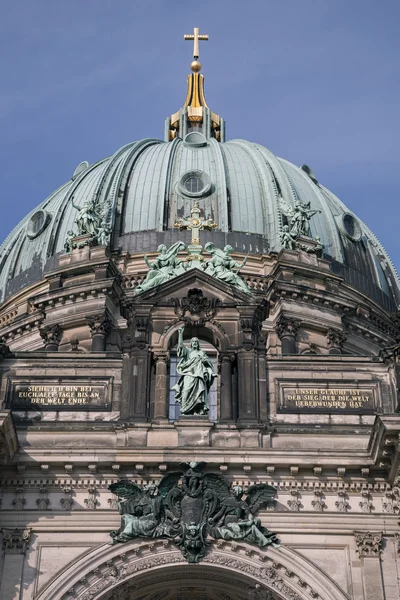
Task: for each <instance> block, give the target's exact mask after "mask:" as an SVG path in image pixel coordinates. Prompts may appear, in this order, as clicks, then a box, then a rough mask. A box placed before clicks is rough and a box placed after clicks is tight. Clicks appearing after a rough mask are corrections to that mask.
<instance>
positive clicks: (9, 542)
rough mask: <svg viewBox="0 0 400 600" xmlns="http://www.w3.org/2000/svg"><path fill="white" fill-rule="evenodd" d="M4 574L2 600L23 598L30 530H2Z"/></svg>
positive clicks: (0, 582) (0, 585)
mask: <svg viewBox="0 0 400 600" xmlns="http://www.w3.org/2000/svg"><path fill="white" fill-rule="evenodd" d="M2 534H3V552H4V561H3V572H2V573H1V576H0V599H1V600H6V599H7V600H14V599H17V598H20V597H22V593H23V589H24V588H23V583H24V563H25V554H26V551H27V550H28V547H29V542H30V537H31V530H30V529H2Z"/></svg>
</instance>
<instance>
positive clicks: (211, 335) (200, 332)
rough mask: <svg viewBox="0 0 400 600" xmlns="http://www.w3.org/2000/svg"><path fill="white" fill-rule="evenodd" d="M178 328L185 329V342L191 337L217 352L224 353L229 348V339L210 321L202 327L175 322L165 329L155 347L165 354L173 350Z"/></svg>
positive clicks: (219, 327) (216, 324) (176, 340)
mask: <svg viewBox="0 0 400 600" xmlns="http://www.w3.org/2000/svg"><path fill="white" fill-rule="evenodd" d="M180 327H184V328H185V331H184V340H185V341H188V340H190V338H192V337H198V338H199V339H203V340H204V341H207V342H209V343H210V344H212V345H213V346H215V348H216V349H217V350H218V352H225V351H226V350H227V349H228V348H229V338H228V337H227V335H226V333H225V331H224V330H223V329H222V327H221V326H220V325H218V323H216V322H215V323H212V322H210V321H206V322H205V323H204V324H202V325H192V324H188V323H186V322H185V321H177V322H175V323H173V324H171V326H170V327H168V328H166V330H165V331H164V333H163V335H162V336H161V338H160V341H159V343H158V344H157V345H158V346H160V347H161V348H162V349H163V350H164V351H165V352H167V351H169V350H170V348H173V347H174V346H175V345H176V344H177V343H178V329H179V328H180Z"/></svg>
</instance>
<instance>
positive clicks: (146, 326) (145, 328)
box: [135, 315, 151, 350]
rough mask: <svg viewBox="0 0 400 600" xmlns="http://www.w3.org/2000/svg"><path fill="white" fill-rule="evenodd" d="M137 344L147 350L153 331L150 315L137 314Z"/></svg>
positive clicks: (141, 348)
mask: <svg viewBox="0 0 400 600" xmlns="http://www.w3.org/2000/svg"><path fill="white" fill-rule="evenodd" d="M135 329H136V332H135V346H136V347H137V348H139V349H140V350H145V349H146V348H147V346H148V344H149V340H150V333H151V318H150V317H149V316H139V315H136V316H135Z"/></svg>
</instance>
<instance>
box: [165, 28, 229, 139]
mask: <svg viewBox="0 0 400 600" xmlns="http://www.w3.org/2000/svg"><path fill="white" fill-rule="evenodd" d="M183 39H184V40H185V41H192V42H193V58H194V60H193V61H192V62H191V64H190V69H191V71H192V72H191V73H190V75H188V78H187V94H186V100H185V103H184V105H183V107H182V108H181V109H180V110H178V111H177V112H176V113H174V114H172V115H171V116H170V117H169V119H168V120H167V123H166V136H165V139H166V141H171V140H174V139H175V138H177V137H180V138H182V139H185V136H186V135H187V134H188V133H191V132H192V131H196V132H199V133H202V134H203V135H204V136H205V137H206V138H207V139H209V138H215V139H216V140H217V141H219V142H220V141H225V125H224V120H223V119H221V117H220V116H219V115H217V114H216V113H214V112H213V111H212V110H211V109H210V108H209V107H208V106H207V102H206V98H205V94H204V77H203V75H202V74H201V73H200V71H201V67H202V65H201V62H200V61H199V56H200V49H199V45H200V42H205V41H207V40H208V39H209V38H208V34H200V33H199V28H198V27H194V29H193V33H187V34H185V35H184V36H183Z"/></svg>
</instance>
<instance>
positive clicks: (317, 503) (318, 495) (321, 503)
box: [311, 490, 327, 512]
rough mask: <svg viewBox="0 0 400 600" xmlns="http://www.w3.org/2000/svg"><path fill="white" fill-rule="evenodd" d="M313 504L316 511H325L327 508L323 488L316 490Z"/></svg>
mask: <svg viewBox="0 0 400 600" xmlns="http://www.w3.org/2000/svg"><path fill="white" fill-rule="evenodd" d="M311 506H312V507H313V508H314V510H315V511H316V512H323V511H324V509H325V508H327V506H326V503H325V500H324V499H323V492H322V490H314V500H312V501H311Z"/></svg>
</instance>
